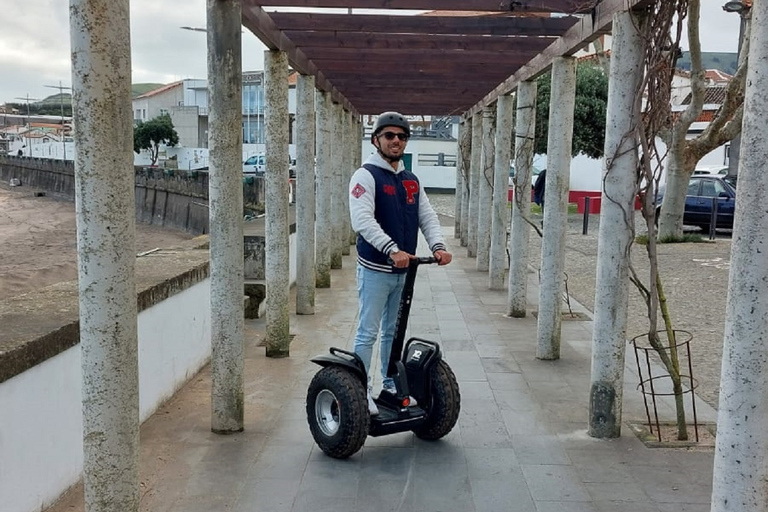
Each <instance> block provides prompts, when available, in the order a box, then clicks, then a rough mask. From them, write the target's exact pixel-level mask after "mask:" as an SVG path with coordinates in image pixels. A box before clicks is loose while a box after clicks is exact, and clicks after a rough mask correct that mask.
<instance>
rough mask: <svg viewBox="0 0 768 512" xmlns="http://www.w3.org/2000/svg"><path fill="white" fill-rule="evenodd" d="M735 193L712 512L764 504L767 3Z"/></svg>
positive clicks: (756, 24) (752, 67)
mask: <svg viewBox="0 0 768 512" xmlns="http://www.w3.org/2000/svg"><path fill="white" fill-rule="evenodd" d="M746 83H747V88H746V96H745V98H744V121H743V123H742V132H741V152H740V160H739V171H738V174H739V189H738V198H737V199H738V200H737V201H736V218H735V220H734V224H733V247H732V249H731V271H730V279H729V283H728V300H727V301H726V304H727V306H726V317H725V318H726V320H725V337H724V344H723V366H722V374H721V377H720V405H719V407H718V415H717V441H716V444H715V466H714V472H713V483H712V512H731V511H733V512H735V511H739V512H764V511H765V509H766V503H768V487H766V481H768V466H766V464H765V460H766V457H768V437H766V435H765V426H766V424H768V350H766V342H765V334H766V332H768V252H767V251H766V245H767V244H768V237H767V236H766V234H767V233H768V216H766V215H765V198H766V197H768V146H766V144H765V134H766V132H768V3H766V2H755V3H754V4H753V6H752V21H751V36H750V39H749V71H748V73H747V82H746Z"/></svg>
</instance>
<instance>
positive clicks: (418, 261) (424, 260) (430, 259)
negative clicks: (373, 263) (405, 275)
mask: <svg viewBox="0 0 768 512" xmlns="http://www.w3.org/2000/svg"><path fill="white" fill-rule="evenodd" d="M387 263H389V264H390V265H393V266H394V264H395V262H394V261H392V258H387ZM431 263H437V258H435V257H434V256H417V257H416V258H414V259H412V260H411V262H410V264H411V265H416V266H418V265H429V264H431Z"/></svg>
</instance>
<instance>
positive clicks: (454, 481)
mask: <svg viewBox="0 0 768 512" xmlns="http://www.w3.org/2000/svg"><path fill="white" fill-rule="evenodd" d="M409 494H410V495H411V496H412V499H413V510H414V511H416V510H418V511H423V512H468V511H473V510H474V505H473V503H472V489H471V487H470V484H469V475H468V473H467V466H466V464H438V465H434V466H431V467H430V468H429V471H420V470H418V469H417V470H416V471H414V474H413V486H412V487H411V488H410V489H409Z"/></svg>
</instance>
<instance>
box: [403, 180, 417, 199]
mask: <svg viewBox="0 0 768 512" xmlns="http://www.w3.org/2000/svg"><path fill="white" fill-rule="evenodd" d="M403 187H405V194H406V198H405V202H406V203H408V204H414V203H415V202H416V194H418V193H419V182H418V181H416V180H403Z"/></svg>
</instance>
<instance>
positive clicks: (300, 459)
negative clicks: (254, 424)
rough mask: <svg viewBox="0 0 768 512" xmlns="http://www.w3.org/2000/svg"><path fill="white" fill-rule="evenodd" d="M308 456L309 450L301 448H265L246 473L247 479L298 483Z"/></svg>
mask: <svg viewBox="0 0 768 512" xmlns="http://www.w3.org/2000/svg"><path fill="white" fill-rule="evenodd" d="M318 451H319V450H318ZM309 454H310V450H309V449H307V448H305V447H303V446H266V447H264V450H263V451H262V452H261V453H260V454H259V457H258V459H256V461H255V463H254V466H253V467H252V468H251V469H250V470H249V471H248V478H249V479H253V480H264V479H281V480H282V479H286V480H296V481H299V480H301V476H302V475H303V474H304V470H305V469H306V467H307V463H308V462H309Z"/></svg>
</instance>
